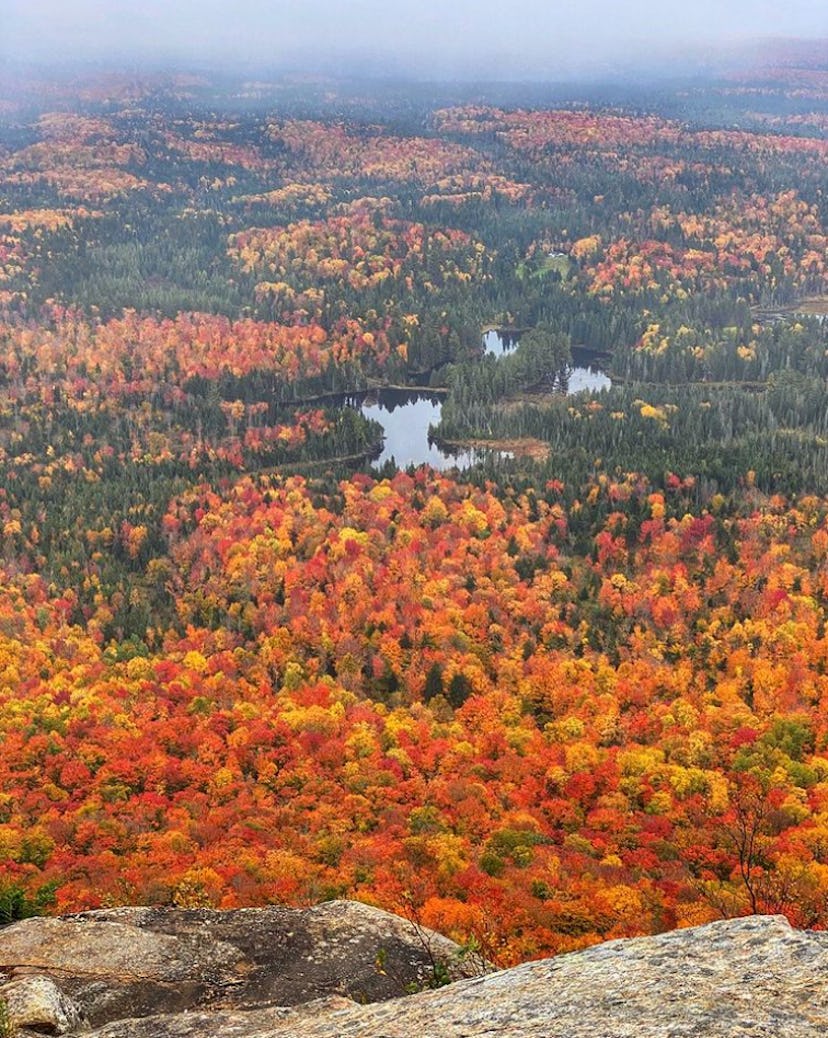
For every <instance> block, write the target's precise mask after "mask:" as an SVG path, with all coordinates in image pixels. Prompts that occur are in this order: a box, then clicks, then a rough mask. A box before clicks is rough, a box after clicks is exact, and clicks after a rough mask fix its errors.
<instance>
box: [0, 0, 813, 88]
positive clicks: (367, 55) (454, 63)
mask: <svg viewBox="0 0 828 1038" xmlns="http://www.w3.org/2000/svg"><path fill="white" fill-rule="evenodd" d="M774 37H775V38H788V39H790V38H796V37H798V38H803V39H816V38H820V37H828V8H826V5H825V4H824V3H822V2H820V0H791V2H790V3H787V4H785V5H781V4H778V3H770V2H764V0H762V2H756V0H731V2H729V3H728V4H727V5H722V4H720V3H718V2H716V0H698V2H695V3H689V2H687V0H665V2H662V3H652V2H647V0H624V2H621V3H610V2H608V0H581V2H579V3H574V2H569V0H553V2H549V0H517V2H516V3H512V4H508V5H507V4H503V3H495V2H493V0H455V2H454V3H452V4H445V3H443V2H441V0H419V2H414V0H388V2H383V0H303V2H302V3H301V4H297V3H295V2H292V0H239V2H238V3H236V4H234V5H233V6H232V7H230V6H229V5H227V4H226V3H224V2H220V0H199V2H196V0H181V2H178V3H176V4H174V5H170V4H168V3H166V2H164V0H141V2H138V0H119V2H117V3H115V2H113V0H68V2H65V0H0V60H2V61H5V62H21V61H34V62H41V63H42V62H52V61H55V60H59V61H67V60H72V61H88V60H91V61H95V62H109V63H111V62H112V61H113V60H116V61H118V62H126V63H132V64H144V63H147V62H152V63H156V64H157V63H159V62H169V63H182V62H184V63H193V62H198V63H202V64H209V65H213V66H215V65H225V66H229V67H234V68H238V66H239V65H240V64H242V63H246V64H248V65H249V66H250V67H251V69H253V68H256V69H264V68H275V69H289V68H294V69H295V68H308V69H314V70H318V71H323V72H326V73H332V72H338V73H343V72H344V73H348V74H353V73H355V72H361V73H368V74H371V75H385V74H388V73H394V74H397V75H400V74H402V75H408V76H414V77H417V78H421V79H423V78H450V77H458V78H467V79H468V78H472V79H517V80H520V79H529V78H535V79H565V78H570V77H583V76H595V75H630V74H641V73H648V72H656V73H658V72H663V71H668V70H670V71H676V70H682V71H684V70H687V71H692V70H694V69H701V70H704V69H711V68H713V69H715V68H718V67H721V66H722V65H723V64H726V63H728V62H729V61H732V59H733V57H734V54H737V55H739V56H741V57H742V58H744V56H745V55H746V54H747V55H748V56H750V55H751V54H753V53H755V50H756V48H757V47H759V48H761V46H762V45H763V41H767V40H768V39H770V38H774Z"/></svg>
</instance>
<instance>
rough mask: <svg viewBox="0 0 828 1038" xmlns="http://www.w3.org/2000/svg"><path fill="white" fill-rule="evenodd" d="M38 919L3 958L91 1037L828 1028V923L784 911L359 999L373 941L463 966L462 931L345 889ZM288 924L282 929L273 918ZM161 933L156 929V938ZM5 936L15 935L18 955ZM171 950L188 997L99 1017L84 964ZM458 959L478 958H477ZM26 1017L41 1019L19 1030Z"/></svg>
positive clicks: (620, 1034)
mask: <svg viewBox="0 0 828 1038" xmlns="http://www.w3.org/2000/svg"><path fill="white" fill-rule="evenodd" d="M38 922H39V923H43V922H46V923H47V925H46V927H45V929H44V931H43V933H44V936H45V937H48V942H47V947H45V948H42V949H41V950H40V951H38V952H37V953H36V955H35V957H36V960H37V961H36V963H35V964H34V965H32V964H30V965H29V966H25V965H23V964H18V965H17V966H12V965H10V962H9V960H10V958H17V957H19V956H20V953H21V951H26V952H27V953H28V952H33V951H34V949H33V946H32V944H31V943H28V942H29V938H30V937H31V935H32V934H33V933H34V929H33V927H32V926H31V924H29V925H28V926H26V927H24V924H16V925H15V926H14V927H10V928H9V929H7V930H6V931H4V932H3V933H0V960H2V962H4V963H6V965H5V967H4V969H5V970H6V971H7V972H8V971H9V970H12V971H19V970H20V969H36V970H38V971H44V970H46V971H48V972H50V975H52V977H53V980H54V982H55V983H56V984H58V985H60V986H61V987H63V988H64V992H66V991H68V990H69V987H70V986H71V985H72V983H73V982H75V981H79V983H80V985H81V986H80V987H76V988H75V989H74V998H75V1001H76V1002H77V1007H76V1008H77V1009H78V1011H79V1012H80V1011H82V1012H83V1013H84V1014H85V1015H87V1016H89V1017H91V1018H93V1027H92V1030H91V1031H87V1032H86V1033H87V1034H88V1036H89V1038H460V1036H463V1038H484V1036H485V1038H493V1036H498V1035H502V1036H504V1038H507V1036H508V1038H747V1036H751V1038H782V1036H784V1038H817V1036H820V1038H821V1036H824V1035H826V1034H828V934H821V933H810V932H801V931H796V930H792V929H791V928H790V926H789V925H788V924H787V922H786V921H785V920H784V919H783V918H781V917H779V918H777V917H750V918H746V919H734V920H728V921H724V922H720V923H713V924H710V925H709V926H705V927H698V928H696V929H692V930H680V931H676V932H674V933H669V934H661V935H659V936H657V937H646V938H638V939H635V940H626V941H613V942H610V943H607V944H604V945H600V946H598V947H595V948H590V949H588V950H586V951H582V952H577V953H574V954H571V955H562V956H559V957H558V958H555V959H548V960H545V961H541V962H530V963H526V964H524V965H522V966H518V967H516V968H515V969H511V970H504V971H502V972H499V973H485V972H484V973H483V974H482V975H480V976H476V977H474V978H472V979H466V980H459V981H457V982H456V983H454V984H451V985H449V986H447V987H443V988H440V989H437V990H428V991H423V992H421V993H419V994H414V995H410V996H408V997H403V998H393V999H392V1000H390V1001H381V1002H374V1003H373V1004H357V1003H356V1002H354V1001H353V1000H352V997H356V998H359V999H365V998H372V997H378V998H387V997H388V991H389V987H388V985H389V984H390V981H389V977H388V971H387V970H386V975H385V976H383V975H382V973H381V972H379V971H378V970H377V964H376V954H375V951H376V948H377V945H378V944H379V945H381V946H383V947H386V948H387V949H388V951H387V953H386V955H385V956H384V957H382V958H383V961H384V962H385V963H386V965H387V964H390V963H391V962H393V967H392V968H393V969H398V968H400V969H401V968H402V967H403V965H406V966H407V967H408V968H409V969H411V970H413V971H414V972H413V973H412V974H409V975H411V976H416V975H418V970H419V969H420V966H424V963H423V961H422V960H421V959H420V960H418V955H419V954H420V953H422V952H423V944H424V942H425V943H428V942H431V941H433V942H434V947H433V948H431V949H430V950H429V951H428V952H426V953H425V960H426V961H427V962H428V964H429V967H430V966H431V956H432V955H433V954H435V949H436V948H438V947H439V954H440V955H442V954H444V953H445V954H447V955H448V957H449V960H450V961H451V962H452V963H454V964H455V966H457V964H458V962H459V961H460V960H459V958H458V949H457V948H456V946H454V945H452V944H451V942H445V939H443V938H437V936H436V935H431V934H429V933H421V934H418V933H416V931H414V932H412V928H411V925H410V924H408V923H405V922H403V921H402V920H396V919H395V918H394V917H393V916H387V915H386V913H381V912H376V911H375V910H373V909H369V908H366V907H365V906H361V905H354V904H349V903H342V902H334V903H332V904H330V905H324V906H320V907H319V908H317V909H310V910H308V911H306V912H290V911H289V910H286V909H262V910H250V911H245V912H231V913H218V912H202V911H195V912H176V911H172V912H166V911H162V910H157V909H120V910H117V911H113V912H104V913H91V914H89V915H86V916H83V917H75V918H74V919H69V920H52V921H43V920H40V921H38ZM64 924H70V927H71V930H69V929H67V930H66V931H65V933H66V934H67V935H68V934H69V933H70V932H71V933H72V934H73V935H74V936H75V938H77V939H80V940H81V941H82V940H83V934H84V932H85V933H87V934H88V935H90V939H91V940H92V942H93V944H94V942H95V941H98V939H99V935H100V934H101V928H102V927H104V928H105V927H108V926H112V927H116V928H117V930H116V931H113V932H117V934H118V935H119V937H123V933H122V931H123V929H128V930H133V931H136V932H137V933H138V934H139V935H141V936H139V937H138V938H134V939H135V940H137V941H141V940H144V939H147V940H148V942H149V943H145V944H144V945H140V947H144V948H145V949H146V950H147V952H148V954H147V957H146V959H145V960H144V961H143V962H140V963H139V962H136V963H134V965H133V966H132V967H130V966H129V965H128V964H127V963H126V960H127V959H128V958H129V954H128V953H127V952H125V951H124V948H123V946H122V947H121V949H120V950H119V951H117V952H114V953H113V958H112V960H111V962H109V961H107V957H106V955H105V954H104V953H103V948H104V945H103V944H98V945H97V947H91V946H90V948H89V955H88V956H84V954H83V944H82V943H81V944H80V945H77V946H76V947H75V949H74V950H73V949H71V948H70V947H69V945H68V943H66V942H64V941H63V940H62V939H61V940H58V939H57V935H58V933H59V930H58V927H60V926H61V925H64ZM285 926H288V927H289V929H287V930H284V929H280V927H282V928H284V927H285ZM84 928H87V929H86V930H85V931H84ZM21 931H22V932H23V933H24V936H21ZM7 937H8V938H9V940H6V938H7ZM155 937H157V938H159V939H162V940H161V941H160V943H159V944H157V945H156V944H154V943H153V941H154V938H155ZM164 938H166V939H167V940H163V939H164ZM170 940H171V941H172V942H173V943H172V944H170V943H168V942H169V941H170ZM211 942H212V943H213V944H214V945H215V947H216V949H217V958H216V960H215V961H214V962H210V961H209V951H208V948H209V945H210V943H211ZM366 942H367V943H366ZM397 942H399V943H397ZM107 947H111V945H107ZM133 947H135V948H137V947H139V945H138V944H134V945H133ZM9 948H14V949H16V951H15V953H14V954H13V955H11V956H10V954H9V951H8V949H9ZM185 948H187V949H189V951H188V952H187V953H186V954H192V955H193V958H192V959H191V960H187V959H186V957H185V953H184V949H185ZM268 948H270V949H271V950H270V951H268V950H267V949H268ZM50 949H51V950H50ZM230 949H233V950H230ZM369 949H370V951H371V953H372V954H371V955H368V954H367V952H368V950H369ZM168 953H170V954H171V959H170V964H171V967H170V973H169V974H168V975H167V976H168V977H171V976H173V975H174V974H175V975H177V976H178V977H179V978H180V979H179V980H178V981H175V982H173V981H171V980H170V981H169V983H170V985H171V987H179V988H187V986H188V985H192V987H191V988H190V989H189V990H190V998H191V1001H190V1004H189V1005H188V1006H187V1007H186V1009H185V1011H175V1010H171V1009H170V1008H167V1007H164V1008H163V1011H159V1009H158V1008H157V1009H156V1011H155V1012H147V1011H146V1009H142V1012H141V1015H140V1016H139V1015H138V1014H133V1016H132V1017H130V1018H123V1014H122V1016H121V1018H118V1019H115V1018H113V1017H111V1016H110V1018H109V1020H108V1022H105V1023H101V1024H96V1023H95V1021H94V1017H95V1016H96V1014H98V1013H99V1012H100V1004H99V1003H97V1002H96V998H97V995H96V994H95V992H94V991H93V992H92V1000H91V1002H89V1001H87V998H88V993H87V992H86V991H85V990H84V988H83V985H84V984H89V983H91V982H92V981H91V973H94V975H95V979H96V980H97V981H98V982H100V983H103V984H108V985H114V984H115V983H116V979H117V981H118V982H120V983H123V984H125V985H126V986H127V987H128V986H129V985H130V984H133V983H142V984H148V983H156V984H159V985H161V984H163V983H164V982H165V981H164V980H163V973H162V971H161V969H160V965H161V961H162V958H163V955H164V954H168ZM369 960H370V961H369ZM83 961H85V962H86V972H84V973H83V974H82V975H77V974H73V973H72V972H71V970H74V969H76V968H78V964H79V963H82V962H83ZM417 961H419V964H420V965H419V966H418V965H416V962H417ZM58 964H60V965H58ZM47 967H48V970H47ZM462 968H465V969H466V970H469V969H472V970H479V969H481V968H482V964H480V963H477V964H473V965H470V964H465V966H464V967H461V970H462ZM62 970H63V971H66V972H63V973H61V971H62ZM211 971H212V972H211ZM350 971H353V973H352V974H351V972H350ZM139 973H140V977H139ZM346 974H347V975H346ZM401 979H402V977H400V978H399V980H401ZM424 979H427V975H426V976H422V975H421V980H420V982H422V981H423V980H424ZM13 983H20V981H19V980H17V981H14V982H13ZM374 983H376V984H377V985H378V986H376V987H375V986H374ZM395 983H396V981H395ZM303 984H304V985H307V986H306V987H305V988H304V989H303V987H302V985H303ZM52 995H54V992H52ZM291 1002H293V1003H299V1002H302V1003H304V1004H301V1005H290V1004H289V1003H291ZM114 1004H115V1002H114V1001H113V1000H112V999H110V1001H109V1002H105V1005H106V1006H107V1007H108V1008H107V1009H106V1012H107V1013H108V1012H109V1011H110V1010H111V1009H112V1007H113V1005H114ZM9 1005H10V1006H11V1000H9ZM121 1008H123V1006H122V1007H121ZM82 1026H83V1025H82V1024H79V1025H78V1028H80V1027H82ZM30 1033H32V1034H33V1033H34V1032H30V1031H28V1030H25V1029H24V1030H23V1031H21V1034H30ZM38 1033H44V1030H43V1029H41V1030H39V1031H38ZM45 1033H61V1032H60V1031H59V1030H53V1031H49V1032H45Z"/></svg>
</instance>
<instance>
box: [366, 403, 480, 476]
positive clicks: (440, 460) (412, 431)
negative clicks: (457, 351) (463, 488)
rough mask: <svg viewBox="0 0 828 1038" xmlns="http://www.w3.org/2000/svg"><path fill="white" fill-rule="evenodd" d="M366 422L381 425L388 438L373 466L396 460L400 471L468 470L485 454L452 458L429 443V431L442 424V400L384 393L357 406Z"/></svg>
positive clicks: (452, 455)
mask: <svg viewBox="0 0 828 1038" xmlns="http://www.w3.org/2000/svg"><path fill="white" fill-rule="evenodd" d="M358 406H359V409H360V411H361V412H362V414H363V415H365V417H366V418H372V419H373V420H374V421H375V422H379V423H380V425H381V426H382V429H383V433H384V434H385V442H384V443H383V447H382V454H380V456H379V457H378V458H377V459H376V460H375V461H374V465H377V466H379V465H383V464H385V462H386V461H391V459H392V458H393V460H394V462H395V464H396V465H397V467H398V468H401V469H404V468H407V467H408V466H409V465H431V466H432V467H433V468H435V469H451V468H458V469H467V468H470V467H471V466H472V465H474V464H475V463H476V462H478V461H480V459H481V458H482V457H483V452H482V451H460V452H458V453H457V454H449V453H448V452H447V451H442V450H440V448H439V447H437V446H435V444H433V443H429V441H428V428H429V426H430V425H437V424H438V423H439V421H440V397H439V396H425V395H422V394H419V393H405V392H402V391H399V390H389V389H386V390H381V391H380V392H378V393H376V394H372V395H371V396H369V397H366V398H364V399H363V400H362V401H361V403H359V404H358Z"/></svg>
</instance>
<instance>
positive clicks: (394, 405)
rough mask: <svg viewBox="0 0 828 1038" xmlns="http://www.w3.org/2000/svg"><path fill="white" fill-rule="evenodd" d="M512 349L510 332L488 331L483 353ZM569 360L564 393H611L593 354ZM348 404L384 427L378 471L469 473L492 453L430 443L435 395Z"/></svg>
mask: <svg viewBox="0 0 828 1038" xmlns="http://www.w3.org/2000/svg"><path fill="white" fill-rule="evenodd" d="M516 344H517V338H516V337H515V336H514V335H509V334H508V332H503V331H498V330H495V331H489V332H487V333H486V334H485V336H484V337H483V346H484V348H485V350H486V352H487V353H492V354H494V355H495V356H498V357H500V356H502V354H503V353H504V352H505V351H507V350H510V349H512V348H513V347H514V346H515V345H516ZM572 359H573V361H574V364H573V366H572V367H571V368H570V369H569V372H568V377H567V393H569V394H572V393H580V392H582V391H584V390H588V391H590V392H598V391H599V390H602V389H608V388H609V387H610V385H611V384H612V383H611V382H610V380H609V378H608V377H607V375H606V374H604V372H603V371H602V370H601V368H600V365H599V362H598V357H597V354H595V353H594V352H593V351H591V350H586V349H579V348H577V347H576V348H573V350H572ZM347 403H348V404H350V405H351V406H352V407H356V408H358V409H359V411H360V412H361V413H362V414H363V415H364V416H365V417H366V418H371V419H373V420H374V421H375V422H379V424H380V425H381V426H382V431H383V436H384V442H383V447H382V453H381V454H380V455H379V456H378V457H377V458H376V459H375V460H374V463H373V464H374V465H375V466H377V467H379V466H381V465H384V464H385V462H387V461H391V459H392V458H393V460H394V462H395V463H396V465H397V466H398V467H399V468H401V469H404V468H407V467H408V466H409V465H431V466H432V467H433V468H435V469H440V470H445V469H452V468H458V469H467V468H471V466H472V465H475V464H477V463H478V462H480V461H482V460H483V459H484V458H485V457H486V456H487V455H491V453H492V452H491V451H484V450H466V451H458V452H457V453H456V454H452V453H449V452H448V451H446V450H442V449H441V448H439V447H438V446H437V445H436V444H434V443H431V442H430V441H429V438H428V430H429V426H436V425H438V424H439V422H440V411H441V397H440V396H439V395H438V394H432V393H427V392H408V391H406V390H403V389H379V390H376V391H375V392H371V393H363V394H359V395H357V396H352V397H350V398H348V400H347ZM496 453H498V454H500V455H501V456H503V457H510V456H511V455H509V454H508V452H506V451H498V452H496Z"/></svg>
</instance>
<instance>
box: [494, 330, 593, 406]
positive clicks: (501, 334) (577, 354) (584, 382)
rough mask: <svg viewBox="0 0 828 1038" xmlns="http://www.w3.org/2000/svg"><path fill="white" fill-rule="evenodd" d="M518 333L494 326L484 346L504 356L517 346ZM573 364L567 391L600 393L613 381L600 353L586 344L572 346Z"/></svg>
mask: <svg viewBox="0 0 828 1038" xmlns="http://www.w3.org/2000/svg"><path fill="white" fill-rule="evenodd" d="M517 342H518V337H517V335H516V334H514V333H512V332H509V331H506V330H504V329H502V328H493V329H490V330H489V331H487V332H486V334H485V335H484V336H483V348H484V349H485V351H486V353H490V354H492V356H494V357H502V356H503V354H504V353H508V352H509V350H511V349H513V348H514V347H515V346H517ZM572 360H573V362H574V363H573V365H572V367H571V368H570V369H569V373H568V376H567V380H566V381H567V389H566V391H567V393H568V394H569V395H570V396H571V395H572V394H573V393H581V392H583V391H584V390H588V391H589V392H591V393H598V392H600V391H601V390H602V389H609V388H610V386H611V385H612V382H611V380H610V378H609V376H608V375H606V374H605V373H604V372H603V371H602V370H601V364H600V355H599V354H598V353H596V352H595V351H594V350H590V349H587V348H586V347H585V346H573V347H572Z"/></svg>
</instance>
